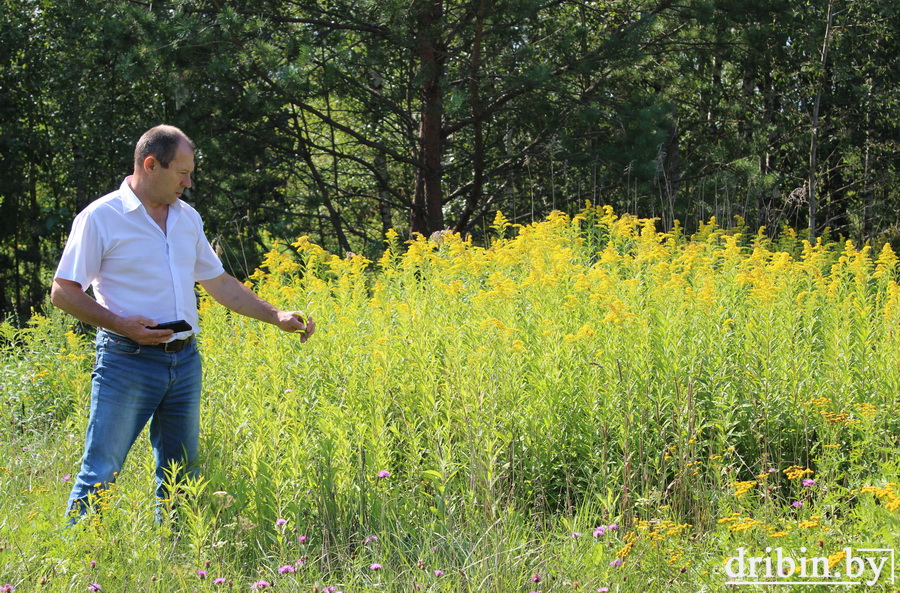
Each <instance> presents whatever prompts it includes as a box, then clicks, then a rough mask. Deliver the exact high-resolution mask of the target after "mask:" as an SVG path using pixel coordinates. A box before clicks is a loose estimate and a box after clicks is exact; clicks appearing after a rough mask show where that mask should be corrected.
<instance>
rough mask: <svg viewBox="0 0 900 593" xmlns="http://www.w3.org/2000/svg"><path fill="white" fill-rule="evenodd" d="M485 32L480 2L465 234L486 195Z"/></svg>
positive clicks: (460, 228) (461, 224)
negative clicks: (481, 80)
mask: <svg viewBox="0 0 900 593" xmlns="http://www.w3.org/2000/svg"><path fill="white" fill-rule="evenodd" d="M483 31H484V0H480V1H479V2H478V12H477V14H476V15H475V39H474V40H473V41H472V68H471V70H470V72H469V102H470V104H471V106H472V107H471V109H472V118H473V119H474V123H473V124H472V126H473V133H474V139H473V140H474V147H473V154H472V169H473V176H472V191H471V192H469V198H468V200H466V208H465V210H463V213H462V216H460V217H459V221H458V222H457V223H456V227H455V228H454V230H455V231H456V232H457V233H460V234H463V233H465V232H466V229H467V228H468V226H469V221H470V220H471V218H472V214H473V213H474V212H475V208H477V207H478V204H480V203H481V199H482V196H483V195H484V119H483V116H482V113H481V94H480V91H479V82H478V76H479V69H480V68H481V38H482V32H483Z"/></svg>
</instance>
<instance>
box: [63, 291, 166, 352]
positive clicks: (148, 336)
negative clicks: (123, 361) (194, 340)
mask: <svg viewBox="0 0 900 593" xmlns="http://www.w3.org/2000/svg"><path fill="white" fill-rule="evenodd" d="M50 302H52V303H53V304H54V305H55V306H57V307H59V308H60V309H62V310H63V311H65V312H66V313H68V314H69V315H72V316H73V317H75V318H76V319H78V320H79V321H83V322H84V323H88V324H90V325H93V326H95V327H103V328H106V329H108V330H109V331H111V332H113V333H117V334H119V335H120V336H125V337H126V338H129V339H131V340H134V341H135V342H137V343H138V344H143V345H145V346H150V345H156V344H160V343H162V342H165V341H166V340H168V339H169V338H171V337H172V330H170V329H147V326H148V325H156V322H155V321H153V320H152V319H150V318H149V317H144V316H143V315H132V316H131V317H120V316H119V315H116V314H115V313H113V312H112V311H110V310H109V309H106V308H105V307H103V306H102V305H100V303H98V302H97V301H95V300H94V299H92V298H91V297H89V296H88V295H86V294H85V293H84V290H82V288H81V285H80V284H78V283H77V282H73V281H71V280H64V279H62V278H55V279H54V280H53V285H52V287H51V289H50Z"/></svg>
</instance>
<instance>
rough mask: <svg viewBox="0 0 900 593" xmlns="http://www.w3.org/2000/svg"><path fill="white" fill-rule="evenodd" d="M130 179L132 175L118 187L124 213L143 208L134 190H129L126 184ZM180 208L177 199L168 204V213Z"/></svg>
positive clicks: (129, 187) (180, 204)
mask: <svg viewBox="0 0 900 593" xmlns="http://www.w3.org/2000/svg"><path fill="white" fill-rule="evenodd" d="M132 177H134V175H129V176H128V177H126V178H125V180H124V181H122V185H121V186H120V187H119V193H120V194H121V196H122V206H123V207H124V211H125V212H132V211H134V210H137V209H138V208H140V207H141V206H143V204H141V199H140V198H138V197H137V194H135V193H134V190H132V189H131V186H130V185H128V182H129V181H131V178H132ZM181 207H182V202H181V199H180V198H179V199H177V200H175V203H174V204H169V211H172V210H180V209H181Z"/></svg>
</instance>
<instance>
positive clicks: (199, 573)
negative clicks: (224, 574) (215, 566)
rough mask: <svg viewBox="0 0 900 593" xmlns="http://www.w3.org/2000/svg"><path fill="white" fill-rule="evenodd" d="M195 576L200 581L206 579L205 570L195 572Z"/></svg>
mask: <svg viewBox="0 0 900 593" xmlns="http://www.w3.org/2000/svg"><path fill="white" fill-rule="evenodd" d="M197 576H198V577H200V578H201V579H205V578H206V571H205V570H198V571H197Z"/></svg>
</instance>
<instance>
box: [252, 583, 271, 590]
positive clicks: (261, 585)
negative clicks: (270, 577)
mask: <svg viewBox="0 0 900 593" xmlns="http://www.w3.org/2000/svg"><path fill="white" fill-rule="evenodd" d="M271 584H272V583H270V582H269V581H256V582H255V583H253V584H252V585H250V588H251V589H265V588H266V587H268V586H269V585H271Z"/></svg>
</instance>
